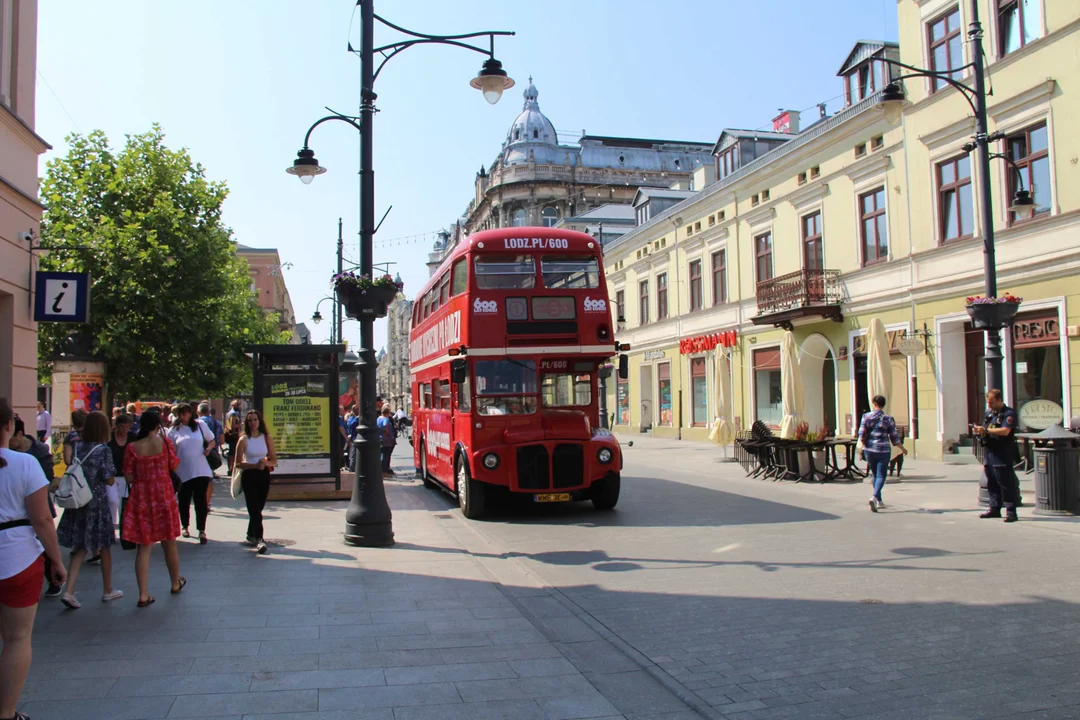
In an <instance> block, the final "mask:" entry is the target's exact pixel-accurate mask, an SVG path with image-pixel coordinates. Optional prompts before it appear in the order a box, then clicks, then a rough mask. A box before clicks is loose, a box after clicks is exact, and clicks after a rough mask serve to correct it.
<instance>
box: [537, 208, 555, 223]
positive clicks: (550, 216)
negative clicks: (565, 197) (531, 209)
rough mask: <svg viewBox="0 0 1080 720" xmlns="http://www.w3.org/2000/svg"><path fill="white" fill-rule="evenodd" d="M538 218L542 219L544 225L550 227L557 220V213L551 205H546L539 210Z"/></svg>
mask: <svg viewBox="0 0 1080 720" xmlns="http://www.w3.org/2000/svg"><path fill="white" fill-rule="evenodd" d="M540 219H541V220H542V221H543V224H544V227H552V226H553V225H554V224H555V223H557V222H558V221H559V213H558V211H557V210H555V208H553V207H550V206H549V207H546V208H544V209H543V210H542V211H541V212H540Z"/></svg>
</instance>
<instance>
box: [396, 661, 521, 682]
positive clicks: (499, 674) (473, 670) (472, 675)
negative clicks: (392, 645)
mask: <svg viewBox="0 0 1080 720" xmlns="http://www.w3.org/2000/svg"><path fill="white" fill-rule="evenodd" d="M385 673H386V684H387V685H414V684H419V683H433V682H457V681H469V680H494V679H497V678H515V677H517V674H516V673H515V672H514V670H513V668H511V667H510V665H509V664H508V663H505V662H488V663H466V664H455V665H423V666H414V667H397V668H387V669H386V670H385Z"/></svg>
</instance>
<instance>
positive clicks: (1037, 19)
mask: <svg viewBox="0 0 1080 720" xmlns="http://www.w3.org/2000/svg"><path fill="white" fill-rule="evenodd" d="M1042 1H1043V0H998V17H997V20H998V23H997V27H998V55H999V57H1005V56H1006V55H1008V54H1009V53H1011V52H1016V51H1017V50H1019V49H1020V48H1022V47H1024V46H1025V45H1027V44H1028V43H1029V42H1031V41H1032V40H1035V39H1036V38H1038V37H1039V36H1040V35H1041V34H1042V17H1041V10H1040V8H1039V6H1040V5H1041V4H1042Z"/></svg>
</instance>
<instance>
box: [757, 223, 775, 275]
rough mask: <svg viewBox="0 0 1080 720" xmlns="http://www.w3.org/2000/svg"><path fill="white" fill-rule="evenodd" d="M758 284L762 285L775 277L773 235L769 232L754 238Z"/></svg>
mask: <svg viewBox="0 0 1080 720" xmlns="http://www.w3.org/2000/svg"><path fill="white" fill-rule="evenodd" d="M754 255H755V259H756V261H757V262H756V271H757V282H758V284H759V285H760V284H761V283H763V282H765V281H766V280H772V277H773V257H772V233H771V232H767V233H765V234H763V235H758V236H757V237H756V238H754Z"/></svg>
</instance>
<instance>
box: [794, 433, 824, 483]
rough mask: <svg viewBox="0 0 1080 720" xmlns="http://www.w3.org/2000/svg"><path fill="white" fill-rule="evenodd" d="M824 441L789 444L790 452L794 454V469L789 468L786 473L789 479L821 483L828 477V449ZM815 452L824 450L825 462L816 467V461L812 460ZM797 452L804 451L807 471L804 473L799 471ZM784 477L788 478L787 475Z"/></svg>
mask: <svg viewBox="0 0 1080 720" xmlns="http://www.w3.org/2000/svg"><path fill="white" fill-rule="evenodd" d="M827 448H828V445H827V443H826V441H819V442H800V443H795V444H793V445H792V446H791V453H792V455H793V456H794V470H791V469H789V470H788V473H789V476H790V479H793V480H796V481H798V482H814V481H815V480H816V481H817V482H819V483H823V482H825V481H826V480H827V479H828V475H829V451H828V449H827ZM815 452H824V454H825V464H824V465H823V466H822V467H821V468H818V466H817V463H816V462H815V460H814V453H815ZM799 453H806V460H807V467H808V469H807V471H806V472H805V473H803V472H799ZM785 479H788V478H787V477H786V478H785Z"/></svg>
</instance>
